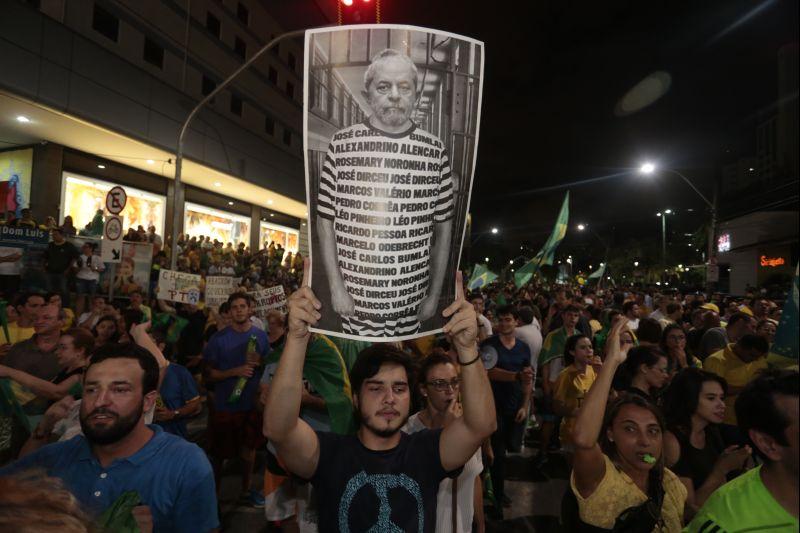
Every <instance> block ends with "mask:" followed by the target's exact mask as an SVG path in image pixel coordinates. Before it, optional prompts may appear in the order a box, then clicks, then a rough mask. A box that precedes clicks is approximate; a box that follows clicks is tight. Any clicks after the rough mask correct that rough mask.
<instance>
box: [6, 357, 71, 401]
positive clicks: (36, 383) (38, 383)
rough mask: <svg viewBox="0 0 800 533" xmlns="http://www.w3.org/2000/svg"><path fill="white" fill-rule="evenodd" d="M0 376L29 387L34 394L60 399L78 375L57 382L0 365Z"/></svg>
mask: <svg viewBox="0 0 800 533" xmlns="http://www.w3.org/2000/svg"><path fill="white" fill-rule="evenodd" d="M0 377H2V378H9V379H12V380H14V381H16V382H17V383H19V384H21V385H24V386H26V387H28V388H29V389H31V390H32V391H33V392H34V394H36V395H37V396H41V397H42V398H47V399H48V400H60V399H61V398H63V397H64V396H66V395H67V393H68V392H69V389H70V388H71V387H72V386H73V385H74V384H75V383H77V382H78V380H79V379H80V376H79V375H74V376H70V377H68V378H67V379H65V380H64V381H62V382H61V383H59V384H57V385H56V384H55V383H52V382H50V381H46V380H44V379H40V378H37V377H36V376H32V375H30V374H28V373H27V372H23V371H21V370H16V369H14V368H9V367H7V366H5V365H0Z"/></svg>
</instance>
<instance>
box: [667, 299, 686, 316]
mask: <svg viewBox="0 0 800 533" xmlns="http://www.w3.org/2000/svg"><path fill="white" fill-rule="evenodd" d="M682 309H683V306H682V305H681V304H679V303H678V302H670V303H668V304H667V314H668V315H671V314H672V313H674V312H676V311H681V310H682Z"/></svg>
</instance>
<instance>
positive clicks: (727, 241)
mask: <svg viewBox="0 0 800 533" xmlns="http://www.w3.org/2000/svg"><path fill="white" fill-rule="evenodd" d="M730 250H731V234H730V233H723V234H722V235H720V236H719V237H717V251H718V252H729V251H730Z"/></svg>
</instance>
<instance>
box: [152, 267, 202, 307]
mask: <svg viewBox="0 0 800 533" xmlns="http://www.w3.org/2000/svg"><path fill="white" fill-rule="evenodd" d="M200 282H201V278H200V276H199V275H197V274H188V273H186V272H176V271H175V270H161V271H160V272H159V275H158V296H157V297H158V299H159V300H167V301H170V302H180V303H184V304H195V305H196V304H198V303H199V302H200Z"/></svg>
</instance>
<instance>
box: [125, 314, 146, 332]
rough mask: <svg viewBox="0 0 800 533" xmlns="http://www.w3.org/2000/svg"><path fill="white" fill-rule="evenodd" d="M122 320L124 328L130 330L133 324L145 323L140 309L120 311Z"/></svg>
mask: <svg viewBox="0 0 800 533" xmlns="http://www.w3.org/2000/svg"><path fill="white" fill-rule="evenodd" d="M122 320H123V321H124V322H125V327H126V328H127V329H130V328H131V326H133V325H134V324H141V323H142V322H144V321H145V320H144V312H143V311H142V310H141V309H125V310H124V311H122Z"/></svg>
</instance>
